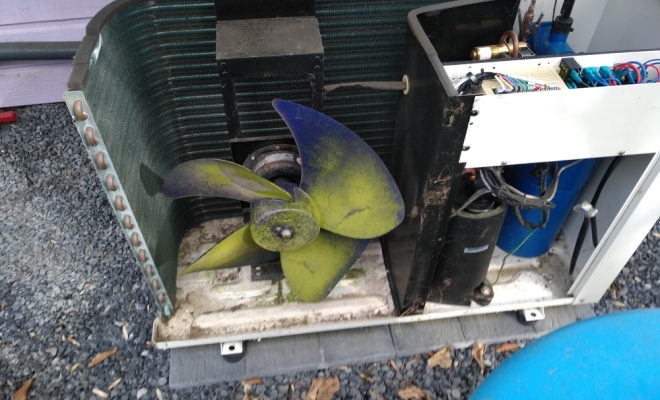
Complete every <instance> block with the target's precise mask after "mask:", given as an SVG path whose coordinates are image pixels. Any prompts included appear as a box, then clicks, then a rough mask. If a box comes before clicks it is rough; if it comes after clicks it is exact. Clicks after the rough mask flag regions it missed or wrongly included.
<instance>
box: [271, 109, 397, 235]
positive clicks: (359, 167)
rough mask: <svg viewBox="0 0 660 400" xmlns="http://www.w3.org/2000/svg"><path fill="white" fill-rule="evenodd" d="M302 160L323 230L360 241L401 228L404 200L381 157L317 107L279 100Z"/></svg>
mask: <svg viewBox="0 0 660 400" xmlns="http://www.w3.org/2000/svg"><path fill="white" fill-rule="evenodd" d="M273 107H274V108H275V110H277V112H278V113H279V114H280V116H281V117H282V119H284V122H286V124H287V125H288V127H289V129H290V130H291V133H292V134H293V137H294V139H295V140H296V144H297V145H298V150H299V151H300V158H301V161H302V177H301V182H300V188H301V189H302V190H304V191H305V192H307V193H308V194H309V195H310V197H311V198H312V199H313V200H314V203H315V204H316V206H317V207H318V210H319V214H320V215H321V228H323V229H326V230H328V231H331V232H334V233H337V234H340V235H342V236H347V237H350V238H356V239H371V238H375V237H378V236H382V235H384V234H386V233H387V232H389V231H391V230H392V229H394V228H395V227H396V226H397V225H399V224H400V223H401V221H402V220H403V215H404V205H403V199H402V198H401V193H400V192H399V189H398V188H397V186H396V184H395V183H394V179H393V178H392V175H391V174H390V172H389V171H388V170H387V167H385V164H383V162H382V161H381V159H380V157H378V155H377V154H376V153H375V152H374V151H373V150H372V149H371V147H369V145H367V143H365V142H364V141H363V140H362V139H361V138H360V137H359V136H358V135H356V134H355V133H353V132H352V131H351V130H350V129H348V128H347V127H345V126H344V125H342V124H340V123H339V122H337V121H335V120H334V119H332V118H330V117H328V116H326V115H324V114H321V113H320V112H318V111H315V110H313V109H311V108H308V107H304V106H301V105H300V104H296V103H292V102H290V101H286V100H281V99H275V100H273Z"/></svg>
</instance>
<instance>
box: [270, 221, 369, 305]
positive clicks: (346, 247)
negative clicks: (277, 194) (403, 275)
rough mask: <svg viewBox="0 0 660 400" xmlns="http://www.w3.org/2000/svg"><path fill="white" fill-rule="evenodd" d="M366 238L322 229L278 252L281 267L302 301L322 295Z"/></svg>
mask: <svg viewBox="0 0 660 400" xmlns="http://www.w3.org/2000/svg"><path fill="white" fill-rule="evenodd" d="M369 241H370V240H368V239H351V238H347V237H344V236H340V235H337V234H334V233H332V232H328V231H321V232H320V233H319V235H318V236H317V238H316V240H314V241H313V242H312V243H310V244H308V245H307V246H304V247H301V248H299V249H298V250H294V251H284V252H282V253H280V262H281V263H282V271H283V272H284V277H285V278H286V283H287V284H288V285H289V287H290V288H291V292H293V294H295V295H296V296H298V298H299V299H300V300H302V301H307V302H317V301H321V300H323V299H325V298H326V297H327V296H328V294H330V292H331V291H332V289H333V288H334V287H335V286H336V285H337V283H338V282H339V280H340V279H341V278H342V277H343V276H344V275H345V274H346V272H348V270H349V269H350V268H351V266H352V265H353V263H355V260H357V259H358V257H360V254H362V252H363V251H364V249H365V247H367V245H368V244H369Z"/></svg>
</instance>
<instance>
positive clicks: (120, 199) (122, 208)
mask: <svg viewBox="0 0 660 400" xmlns="http://www.w3.org/2000/svg"><path fill="white" fill-rule="evenodd" d="M115 205H116V206H117V210H119V211H126V206H125V205H124V198H123V197H121V196H117V197H115Z"/></svg>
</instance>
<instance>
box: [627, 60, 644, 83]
mask: <svg viewBox="0 0 660 400" xmlns="http://www.w3.org/2000/svg"><path fill="white" fill-rule="evenodd" d="M628 63H629V64H636V65H638V66H639V69H640V72H641V75H642V81H641V82H639V83H644V82H646V67H645V66H643V65H642V63H640V62H639V61H628Z"/></svg>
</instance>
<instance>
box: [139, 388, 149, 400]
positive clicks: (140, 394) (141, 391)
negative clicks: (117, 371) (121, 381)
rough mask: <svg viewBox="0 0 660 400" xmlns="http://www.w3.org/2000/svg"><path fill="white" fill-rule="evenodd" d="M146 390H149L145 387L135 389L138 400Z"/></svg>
mask: <svg viewBox="0 0 660 400" xmlns="http://www.w3.org/2000/svg"><path fill="white" fill-rule="evenodd" d="M148 392H149V391H148V390H147V388H141V389H140V390H138V391H137V396H136V397H137V398H138V400H140V398H142V396H144V395H145V394H147V393H148Z"/></svg>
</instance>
